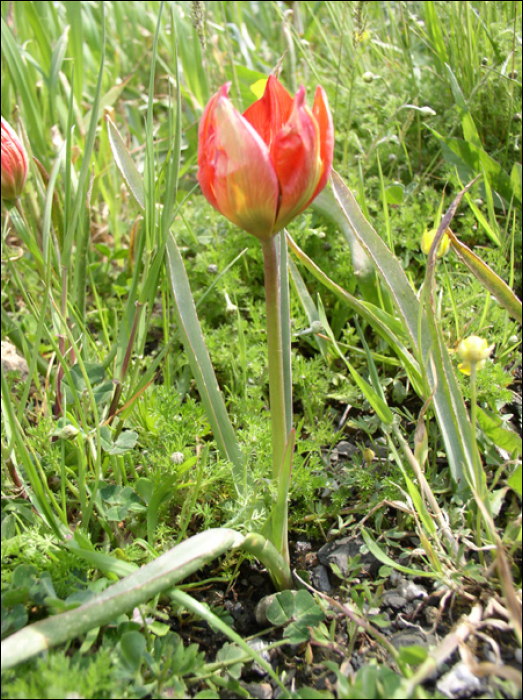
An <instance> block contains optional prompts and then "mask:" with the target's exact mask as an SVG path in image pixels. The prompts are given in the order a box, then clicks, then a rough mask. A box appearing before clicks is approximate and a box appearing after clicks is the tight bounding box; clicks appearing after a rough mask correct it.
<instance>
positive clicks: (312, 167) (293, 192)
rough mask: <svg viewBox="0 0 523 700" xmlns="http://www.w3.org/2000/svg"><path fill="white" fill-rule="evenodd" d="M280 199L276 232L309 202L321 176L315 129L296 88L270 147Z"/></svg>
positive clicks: (303, 99)
mask: <svg viewBox="0 0 523 700" xmlns="http://www.w3.org/2000/svg"><path fill="white" fill-rule="evenodd" d="M271 157H272V160H273V163H274V168H275V170H276V174H277V176H278V181H279V183H280V192H281V200H280V207H279V209H278V216H277V219H276V225H275V229H274V230H275V231H280V230H281V229H282V228H283V227H284V226H286V225H287V224H288V223H289V221H291V220H292V219H293V218H294V217H295V216H296V215H297V214H299V213H300V212H301V211H303V210H304V209H305V207H306V206H307V205H308V204H309V202H310V201H311V200H312V197H313V195H314V193H315V191H316V189H317V185H318V182H319V180H320V177H321V175H322V163H321V159H320V142H319V128H318V125H317V123H316V120H315V119H314V117H313V115H312V113H311V112H310V110H309V109H308V107H307V106H306V105H305V88H304V87H303V86H301V87H300V89H299V90H298V92H297V93H296V97H295V98H294V102H293V109H292V112H291V114H290V116H289V119H288V120H287V123H286V124H285V125H284V127H283V128H282V129H281V130H280V131H279V133H278V134H277V135H276V138H275V139H274V142H273V144H272V147H271Z"/></svg>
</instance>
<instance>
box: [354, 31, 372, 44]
mask: <svg viewBox="0 0 523 700" xmlns="http://www.w3.org/2000/svg"><path fill="white" fill-rule="evenodd" d="M355 36H356V41H357V42H358V44H363V42H365V43H367V41H368V40H369V39H370V33H369V32H368V31H367V30H366V29H364V30H363V31H362V32H356V35H355Z"/></svg>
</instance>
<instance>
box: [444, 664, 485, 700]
mask: <svg viewBox="0 0 523 700" xmlns="http://www.w3.org/2000/svg"><path fill="white" fill-rule="evenodd" d="M436 688H437V689H438V690H439V692H440V693H443V695H446V696H447V697H448V698H470V697H471V696H472V695H475V694H477V693H479V692H480V691H481V690H483V684H482V682H481V680H480V679H479V678H478V677H477V676H475V675H474V674H473V673H472V671H471V670H470V669H469V667H468V666H467V664H465V663H463V662H462V661H461V662H460V663H457V664H456V665H455V666H454V667H453V668H451V669H450V671H449V672H448V673H446V674H445V675H444V676H442V678H440V679H439V681H438V682H437V683H436Z"/></svg>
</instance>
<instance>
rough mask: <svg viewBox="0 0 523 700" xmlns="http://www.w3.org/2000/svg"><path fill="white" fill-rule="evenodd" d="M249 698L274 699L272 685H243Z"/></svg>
mask: <svg viewBox="0 0 523 700" xmlns="http://www.w3.org/2000/svg"><path fill="white" fill-rule="evenodd" d="M242 686H243V687H244V688H245V690H246V691H247V692H248V693H249V697H251V698H257V699H259V700H270V699H271V698H272V697H273V694H272V688H271V685H270V683H246V684H245V685H244V684H243V683H242Z"/></svg>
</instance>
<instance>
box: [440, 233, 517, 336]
mask: <svg viewBox="0 0 523 700" xmlns="http://www.w3.org/2000/svg"><path fill="white" fill-rule="evenodd" d="M447 235H448V237H449V238H450V245H451V246H452V250H453V251H454V252H455V253H456V255H457V256H458V258H459V259H460V260H461V262H462V263H463V264H464V265H466V267H468V269H469V270H470V271H471V272H472V274H473V275H474V276H475V277H476V278H477V279H478V280H479V281H480V282H481V284H482V285H483V286H484V287H485V289H488V291H489V292H490V293H491V294H492V295H493V296H494V297H496V299H497V300H498V301H499V303H500V304H501V306H503V308H504V309H506V310H507V311H508V313H509V314H510V315H511V316H512V318H515V319H516V321H519V323H521V322H522V315H521V301H520V300H519V299H518V298H517V296H516V295H515V294H514V292H513V291H512V289H511V288H510V287H509V286H508V284H507V283H506V282H505V281H504V280H502V279H501V277H499V276H498V275H497V274H496V273H495V272H494V270H492V269H491V268H490V267H489V266H488V265H487V264H486V263H484V262H483V260H482V259H481V258H479V257H478V256H477V255H476V254H475V253H474V252H473V251H472V250H470V248H468V247H467V246H466V245H465V244H464V243H462V242H461V241H460V240H459V238H458V237H457V236H456V235H455V234H454V233H452V231H451V230H450V229H447Z"/></svg>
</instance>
